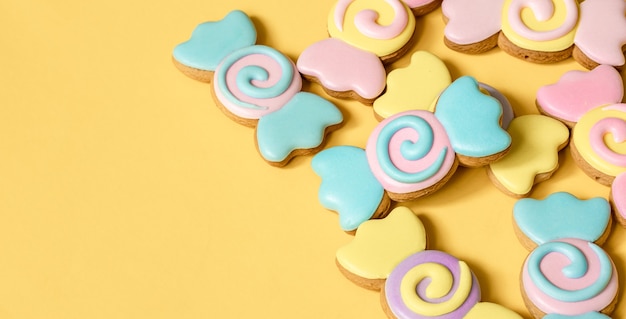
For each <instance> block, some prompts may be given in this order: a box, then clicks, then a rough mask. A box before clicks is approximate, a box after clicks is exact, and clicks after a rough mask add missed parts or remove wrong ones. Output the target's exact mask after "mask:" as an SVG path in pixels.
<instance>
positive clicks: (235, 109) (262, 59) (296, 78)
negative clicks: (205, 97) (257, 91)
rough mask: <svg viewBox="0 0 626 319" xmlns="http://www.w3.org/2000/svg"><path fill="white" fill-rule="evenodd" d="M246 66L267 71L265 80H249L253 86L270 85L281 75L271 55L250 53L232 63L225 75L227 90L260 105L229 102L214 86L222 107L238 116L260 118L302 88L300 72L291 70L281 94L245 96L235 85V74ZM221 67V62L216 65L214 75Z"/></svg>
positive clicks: (243, 99) (244, 100)
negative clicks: (289, 83) (290, 77)
mask: <svg viewBox="0 0 626 319" xmlns="http://www.w3.org/2000/svg"><path fill="white" fill-rule="evenodd" d="M248 66H260V67H262V68H263V69H265V70H266V71H267V72H268V74H269V77H268V79H267V81H256V80H253V81H252V82H251V83H252V84H253V85H254V86H257V87H260V88H267V87H271V86H272V85H273V84H275V83H276V82H277V81H278V79H279V78H280V77H281V76H282V71H281V68H280V66H279V64H278V63H277V62H276V61H274V60H273V59H272V58H271V57H269V56H266V55H262V54H250V55H247V56H244V57H243V58H242V59H240V60H238V61H236V62H235V63H233V64H232V65H231V66H230V68H229V69H228V72H227V75H226V85H227V87H228V90H229V91H230V92H231V93H232V94H233V96H234V97H235V98H237V99H238V100H239V101H242V102H245V103H249V104H253V105H256V106H260V107H261V108H255V109H253V108H247V107H241V106H240V105H237V104H236V103H231V102H230V101H229V100H228V98H226V97H225V96H224V94H223V93H222V92H221V90H220V89H218V88H216V90H215V96H216V97H217V99H218V100H220V102H221V103H222V104H223V105H224V107H226V108H227V109H228V110H229V111H230V112H232V113H233V114H235V115H237V116H239V117H242V118H247V119H258V118H261V117H262V116H263V115H266V114H269V113H272V112H274V111H276V110H278V109H280V108H282V107H283V106H284V105H285V104H286V103H287V102H288V101H289V100H290V99H291V98H292V97H293V96H294V95H295V94H296V93H298V92H300V90H301V89H302V78H301V77H300V74H299V73H298V72H293V78H292V82H291V85H290V86H289V88H288V89H287V90H286V91H284V92H283V93H282V94H280V95H278V96H276V97H273V98H267V99H257V98H253V97H250V96H246V95H245V94H244V93H243V92H241V91H240V90H239V88H238V87H237V84H236V78H237V74H239V72H240V71H241V70H242V69H243V68H245V67H248ZM292 66H293V69H294V70H295V65H293V63H292ZM222 67H224V65H222V64H220V65H219V66H218V68H217V69H216V72H215V74H216V75H217V74H219V69H221V68H222ZM214 83H217V81H214Z"/></svg>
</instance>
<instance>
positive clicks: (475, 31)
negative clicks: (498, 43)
mask: <svg viewBox="0 0 626 319" xmlns="http://www.w3.org/2000/svg"><path fill="white" fill-rule="evenodd" d="M503 5H504V0H473V1H467V0H446V1H444V2H443V3H442V4H441V10H442V12H443V14H444V15H445V16H446V17H447V18H448V23H447V24H446V27H445V29H444V34H445V36H446V38H447V39H448V40H450V41H452V42H454V43H457V44H472V43H477V42H481V41H483V40H486V39H487V38H489V37H490V36H492V35H494V34H496V33H498V32H499V31H500V29H501V27H502V22H501V20H500V19H501V18H500V16H501V12H502V7H503Z"/></svg>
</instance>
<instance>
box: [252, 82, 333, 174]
mask: <svg viewBox="0 0 626 319" xmlns="http://www.w3.org/2000/svg"><path fill="white" fill-rule="evenodd" d="M342 121H343V116H342V114H341V112H340V111H339V110H338V109H337V107H336V106H335V105H334V104H332V103H331V102H329V101H327V100H325V99H323V98H321V97H320V96H318V95H315V94H312V93H308V92H298V93H296V95H295V96H294V97H293V98H292V99H291V100H289V102H287V104H285V105H284V106H283V107H282V108H281V109H280V110H279V111H277V112H273V113H270V114H267V115H265V116H263V117H262V118H261V119H259V122H258V124H257V127H256V138H257V145H258V149H259V152H260V153H261V156H263V158H265V159H266V160H268V161H271V162H281V161H283V160H285V159H286V158H287V156H288V155H289V154H291V152H293V151H294V150H296V149H311V148H315V147H318V146H319V145H321V144H322V142H323V140H324V137H325V133H326V132H325V131H326V128H328V127H330V126H333V125H337V124H340V123H341V122H342Z"/></svg>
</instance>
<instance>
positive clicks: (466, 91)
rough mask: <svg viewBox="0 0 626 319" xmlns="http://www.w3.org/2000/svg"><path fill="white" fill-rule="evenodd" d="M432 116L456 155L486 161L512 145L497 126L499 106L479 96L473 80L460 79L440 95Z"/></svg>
mask: <svg viewBox="0 0 626 319" xmlns="http://www.w3.org/2000/svg"><path fill="white" fill-rule="evenodd" d="M435 116H436V117H437V119H439V121H441V123H442V125H443V126H444V127H445V128H446V132H447V133H448V136H449V137H450V142H451V144H452V147H453V149H454V151H455V152H457V153H458V154H461V155H465V156H470V157H486V156H489V155H493V154H497V153H500V152H503V151H505V150H506V149H507V148H508V147H509V146H510V145H511V137H510V136H509V134H508V133H507V132H506V131H505V130H504V129H503V128H502V127H501V126H500V118H501V117H502V106H501V105H500V102H499V101H498V100H497V99H495V98H494V97H491V96H489V95H486V94H484V93H482V92H481V91H480V89H479V85H478V82H477V81H476V79H474V78H473V77H470V76H463V77H460V78H458V79H457V80H456V81H454V82H453V83H452V84H451V85H450V86H449V87H448V88H447V89H446V90H445V91H443V93H441V96H440V97H439V100H438V102H437V107H436V109H435ZM468 132H471V134H468Z"/></svg>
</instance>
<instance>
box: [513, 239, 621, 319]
mask: <svg viewBox="0 0 626 319" xmlns="http://www.w3.org/2000/svg"><path fill="white" fill-rule="evenodd" d="M522 286H523V289H524V291H525V293H526V296H527V297H528V299H529V300H530V301H531V302H532V303H533V304H534V305H535V306H536V307H537V308H538V309H539V310H541V311H542V312H544V313H558V314H563V315H570V316H572V315H582V314H585V313H588V312H592V311H601V310H603V309H604V308H605V307H607V306H608V305H610V304H611V303H612V301H613V299H614V298H615V296H616V294H617V290H618V279H617V271H616V269H615V266H614V265H613V262H612V261H611V259H610V257H609V256H608V255H607V254H606V252H604V250H602V248H600V247H598V246H597V245H595V244H593V243H590V242H587V241H585V240H581V239H561V240H558V241H551V242H548V243H545V244H543V245H541V246H539V247H537V249H535V250H534V251H532V252H531V254H530V255H529V256H528V258H527V259H526V262H525V263H524V268H523V271H522Z"/></svg>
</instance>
